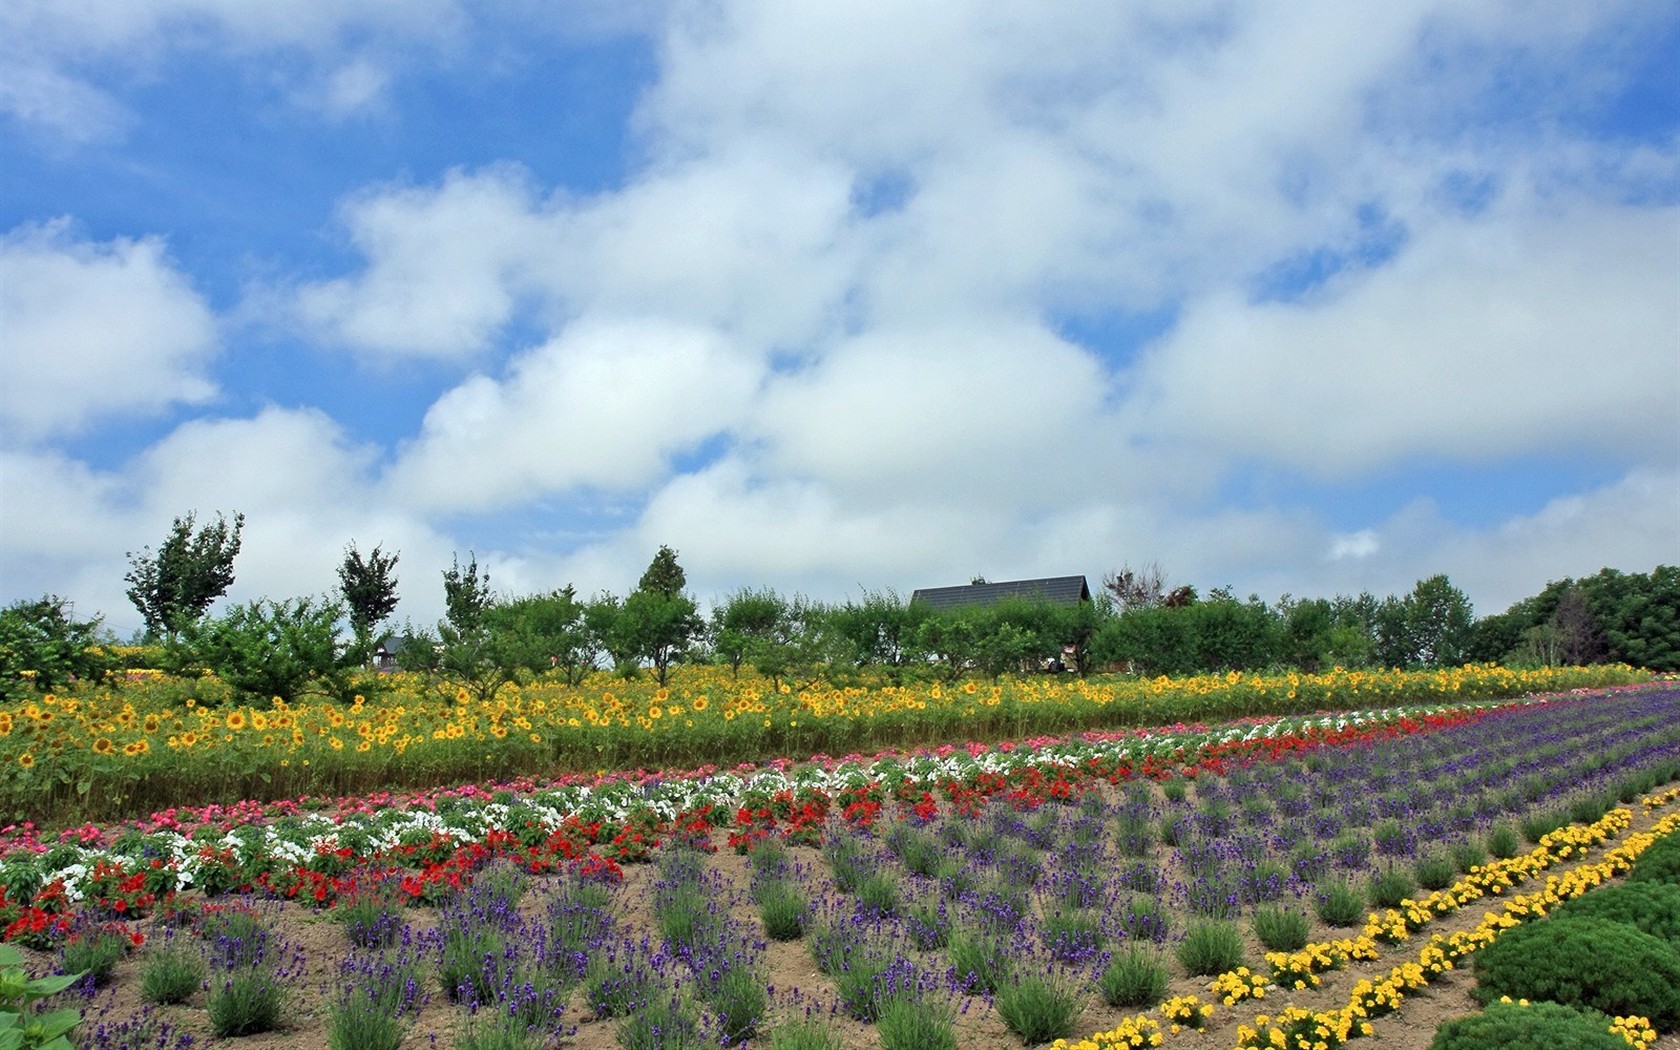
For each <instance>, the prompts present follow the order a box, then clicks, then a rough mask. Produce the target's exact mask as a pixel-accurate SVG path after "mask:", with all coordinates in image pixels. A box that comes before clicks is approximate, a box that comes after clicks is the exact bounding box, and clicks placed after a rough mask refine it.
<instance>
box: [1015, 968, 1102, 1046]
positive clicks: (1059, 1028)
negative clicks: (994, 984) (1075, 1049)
mask: <svg viewBox="0 0 1680 1050" xmlns="http://www.w3.org/2000/svg"><path fill="white" fill-rule="evenodd" d="M993 1005H994V1006H995V1007H996V1008H997V1012H998V1016H999V1017H1000V1018H1002V1019H1003V1023H1004V1025H1005V1026H1007V1027H1008V1029H1009V1030H1010V1031H1011V1032H1014V1033H1015V1034H1016V1035H1018V1036H1020V1037H1021V1042H1022V1044H1024V1045H1026V1046H1033V1045H1034V1044H1037V1043H1048V1042H1050V1041H1051V1040H1053V1039H1065V1038H1067V1037H1068V1036H1070V1035H1072V1034H1073V1026H1074V1022H1075V1021H1077V1020H1078V1018H1079V1014H1080V1012H1081V1011H1082V1010H1083V1009H1084V1007H1083V1005H1082V1004H1081V1003H1080V1000H1079V996H1078V995H1077V994H1076V993H1075V991H1074V990H1073V988H1071V987H1069V986H1068V984H1067V983H1066V982H1064V981H1056V980H1053V979H1051V978H1048V977H1043V976H1040V975H1038V974H1028V975H1026V976H1023V977H1019V978H1016V979H1015V980H1012V981H1009V982H1008V983H1006V984H1004V985H1003V986H1002V987H1001V988H999V989H998V990H997V995H996V996H995V997H994V998H993Z"/></svg>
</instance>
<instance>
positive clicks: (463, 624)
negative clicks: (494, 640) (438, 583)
mask: <svg viewBox="0 0 1680 1050" xmlns="http://www.w3.org/2000/svg"><path fill="white" fill-rule="evenodd" d="M450 562H451V565H450V567H449V568H447V569H445V570H443V605H444V616H445V618H446V619H447V622H448V624H449V626H450V627H451V628H452V629H453V630H454V631H455V633H456V634H458V635H461V636H463V637H471V636H474V635H477V634H478V633H479V632H481V631H482V630H483V629H484V613H485V610H487V609H489V608H490V603H491V600H492V599H491V596H490V573H489V572H488V571H485V572H484V574H483V575H479V569H478V555H477V554H474V553H472V552H470V551H469V552H468V554H467V567H466V568H465V569H463V568H461V557H460V555H454V556H452V557H451V558H450Z"/></svg>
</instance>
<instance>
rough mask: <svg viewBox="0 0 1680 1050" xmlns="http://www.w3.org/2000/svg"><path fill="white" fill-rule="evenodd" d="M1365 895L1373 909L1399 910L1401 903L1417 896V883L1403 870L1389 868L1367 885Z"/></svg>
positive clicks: (1409, 873) (1379, 873) (1373, 877)
mask: <svg viewBox="0 0 1680 1050" xmlns="http://www.w3.org/2000/svg"><path fill="white" fill-rule="evenodd" d="M1365 894H1366V896H1367V897H1368V898H1369V899H1370V901H1371V904H1372V906H1373V907H1377V908H1398V907H1399V906H1400V902H1401V901H1404V900H1407V899H1409V898H1412V897H1414V896H1416V894H1417V882H1416V881H1415V880H1414V879H1413V878H1412V874H1411V872H1409V871H1406V870H1405V869H1403V868H1387V869H1385V870H1383V871H1380V872H1378V873H1377V874H1376V875H1374V876H1372V878H1371V881H1370V882H1368V883H1366V884H1365Z"/></svg>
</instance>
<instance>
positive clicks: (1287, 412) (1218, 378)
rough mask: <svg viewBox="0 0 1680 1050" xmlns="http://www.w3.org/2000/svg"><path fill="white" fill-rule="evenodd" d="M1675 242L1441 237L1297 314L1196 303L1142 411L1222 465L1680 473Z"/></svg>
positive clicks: (1166, 349) (1155, 369) (1569, 234)
mask: <svg viewBox="0 0 1680 1050" xmlns="http://www.w3.org/2000/svg"><path fill="white" fill-rule="evenodd" d="M1677 238H1680V209H1674V208H1662V209H1659V208H1622V207H1602V206H1594V205H1589V204H1583V203H1575V204H1572V205H1569V206H1566V207H1562V208H1557V207H1555V206H1553V207H1546V208H1541V207H1539V206H1535V207H1518V208H1509V209H1500V210H1499V211H1498V212H1497V213H1495V214H1489V215H1484V216H1479V217H1476V218H1447V219H1441V220H1439V221H1437V222H1436V223H1435V224H1434V225H1433V226H1430V227H1425V228H1422V229H1420V231H1419V232H1418V234H1417V235H1416V236H1415V238H1414V239H1413V241H1412V243H1411V244H1409V245H1408V246H1407V247H1406V248H1405V249H1404V250H1403V251H1402V252H1401V254H1400V256H1399V257H1398V258H1397V259H1396V260H1395V261H1394V262H1393V263H1392V264H1390V265H1388V266H1384V267H1381V268H1379V269H1375V270H1369V271H1364V272H1360V273H1352V274H1345V275H1343V276H1341V277H1339V278H1338V279H1336V280H1335V281H1333V282H1332V283H1331V284H1330V285H1328V286H1327V287H1326V288H1324V289H1323V290H1322V291H1321V292H1320V293H1318V294H1314V295H1312V296H1311V297H1309V298H1307V299H1305V300H1303V301H1301V302H1293V303H1281V302H1266V303H1259V304H1254V303H1250V302H1246V301H1244V300H1243V299H1241V298H1239V297H1238V296H1236V295H1234V294H1231V293H1225V294H1221V295H1218V296H1213V297H1209V298H1208V299H1206V300H1204V301H1202V302H1200V303H1197V304H1195V305H1194V306H1192V307H1191V308H1190V309H1189V310H1188V311H1187V312H1186V315H1185V317H1184V319H1183V321H1182V323H1181V324H1180V325H1179V327H1178V329H1177V330H1176V331H1175V332H1173V333H1172V335H1171V336H1170V337H1169V338H1167V339H1166V340H1164V341H1163V342H1162V343H1161V344H1160V345H1159V346H1158V347H1157V348H1156V349H1155V351H1154V352H1153V353H1152V355H1151V358H1150V360H1149V361H1148V362H1147V364H1146V365H1145V366H1144V367H1143V368H1142V369H1141V371H1140V376H1139V383H1138V388H1139V390H1140V391H1141V393H1140V396H1139V397H1138V399H1137V401H1138V405H1137V407H1138V408H1139V410H1140V411H1141V412H1143V413H1144V414H1145V418H1146V419H1147V425H1148V427H1149V429H1151V430H1152V431H1153V432H1155V433H1158V434H1162V435H1165V436H1170V437H1177V438H1179V439H1182V440H1185V441H1188V442H1193V443H1196V444H1198V445H1200V446H1201V447H1203V448H1206V449H1208V450H1209V451H1210V453H1211V454H1214V455H1217V456H1219V457H1221V458H1224V457H1232V456H1235V457H1240V458H1242V459H1244V460H1250V461H1252V460H1264V461H1271V462H1275V463H1282V464H1286V465H1288V466H1291V467H1295V468H1299V469H1302V470H1307V471H1314V472H1320V473H1323V474H1325V475H1328V476H1335V477H1346V476H1349V475H1351V474H1355V473H1357V472H1360V471H1363V470H1366V469H1369V468H1372V467H1381V466H1384V465H1388V464H1392V463H1395V462H1399V461H1401V460H1404V459H1406V458H1408V457H1414V456H1422V457H1438V458H1444V459H1449V460H1453V461H1468V462H1487V461H1497V460H1499V459H1502V458H1504V457H1508V456H1515V455H1521V454H1530V455H1532V454H1537V453H1543V452H1550V451H1556V450H1560V449H1588V450H1592V451H1594V452H1599V453H1602V452H1609V453H1612V454H1615V455H1618V456H1629V457H1633V458H1634V460H1636V461H1643V460H1645V459H1646V458H1647V457H1652V458H1654V459H1655V460H1656V461H1658V462H1664V463H1672V462H1673V461H1674V459H1675V457H1676V454H1677V453H1680V448H1676V445H1675V441H1674V413H1673V406H1674V404H1675V399H1676V397H1677V396H1680V297H1677V296H1676V295H1675V293H1674V287H1675V286H1674V280H1675V277H1676V275H1677V272H1680V266H1677V262H1680V261H1677V260H1676V257H1675V247H1674V246H1675V244H1676V243H1677ZM1327 435H1331V436H1333V439H1331V440H1326V436H1327Z"/></svg>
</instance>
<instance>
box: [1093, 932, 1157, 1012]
mask: <svg viewBox="0 0 1680 1050" xmlns="http://www.w3.org/2000/svg"><path fill="white" fill-rule="evenodd" d="M1171 979H1172V975H1171V974H1170V973H1168V972H1167V967H1166V965H1165V964H1164V963H1162V961H1161V957H1160V955H1158V954H1157V953H1155V952H1153V951H1150V950H1148V949H1145V948H1139V947H1136V946H1133V947H1131V948H1128V949H1126V950H1125V951H1123V952H1120V953H1119V954H1117V955H1115V956H1114V958H1113V959H1111V960H1109V963H1108V967H1107V968H1106V969H1105V970H1103V972H1102V974H1101V976H1099V977H1098V978H1097V991H1098V992H1100V993H1101V994H1102V997H1103V1002H1105V1003H1107V1004H1108V1005H1110V1006H1113V1007H1117V1008H1121V1009H1125V1008H1128V1007H1149V1006H1154V1005H1156V1004H1157V1003H1159V1002H1160V1001H1161V1000H1162V999H1165V998H1166V997H1167V984H1168V982H1169V981H1170V980H1171Z"/></svg>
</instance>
